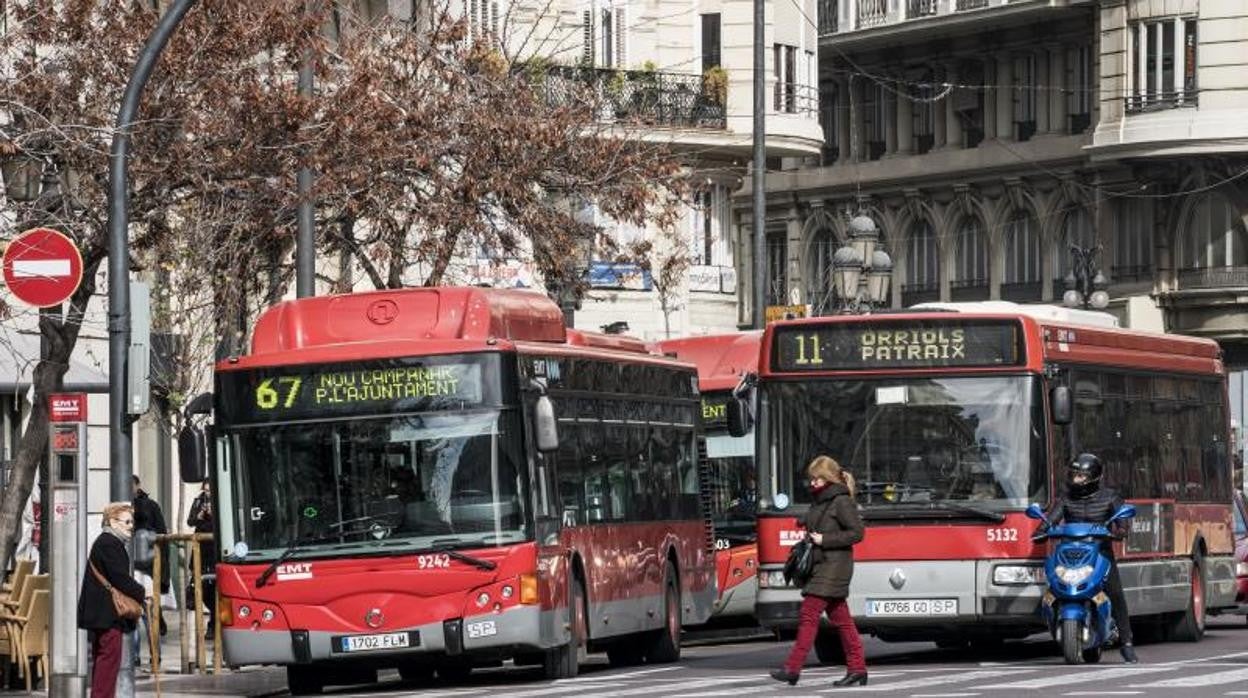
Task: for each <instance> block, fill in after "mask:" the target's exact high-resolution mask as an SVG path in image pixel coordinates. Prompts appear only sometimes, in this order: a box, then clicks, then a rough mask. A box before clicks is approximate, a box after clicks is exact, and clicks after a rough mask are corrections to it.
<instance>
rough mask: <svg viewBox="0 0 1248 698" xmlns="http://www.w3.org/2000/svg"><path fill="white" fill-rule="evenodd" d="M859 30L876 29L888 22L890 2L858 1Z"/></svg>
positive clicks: (881, 0)
mask: <svg viewBox="0 0 1248 698" xmlns="http://www.w3.org/2000/svg"><path fill="white" fill-rule="evenodd" d="M857 2H858V28H859V29H866V28H867V27H876V26H879V25H881V24H884V23H885V22H887V21H888V0H857Z"/></svg>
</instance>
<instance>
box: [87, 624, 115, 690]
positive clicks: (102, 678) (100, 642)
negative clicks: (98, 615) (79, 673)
mask: <svg viewBox="0 0 1248 698" xmlns="http://www.w3.org/2000/svg"><path fill="white" fill-rule="evenodd" d="M91 656H92V657H94V658H95V660H94V663H93V665H92V667H91V698H114V696H116V695H117V671H118V670H119V669H121V630H119V629H117V628H109V629H108V630H105V631H103V632H100V631H98V630H97V631H94V632H92V633H91Z"/></svg>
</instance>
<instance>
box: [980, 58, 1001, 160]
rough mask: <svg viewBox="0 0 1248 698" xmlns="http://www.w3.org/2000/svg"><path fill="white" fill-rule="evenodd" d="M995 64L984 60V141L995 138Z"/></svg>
mask: <svg viewBox="0 0 1248 698" xmlns="http://www.w3.org/2000/svg"><path fill="white" fill-rule="evenodd" d="M997 84H998V83H997V62H996V61H994V60H993V59H991V58H987V59H985V60H984V85H985V87H984V140H989V139H992V138H996V137H997V92H999V91H1000V88H999V87H997Z"/></svg>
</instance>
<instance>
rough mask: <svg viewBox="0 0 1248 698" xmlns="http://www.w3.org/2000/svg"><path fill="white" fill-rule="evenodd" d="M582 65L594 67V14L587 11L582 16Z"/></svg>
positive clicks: (591, 11)
mask: <svg viewBox="0 0 1248 698" xmlns="http://www.w3.org/2000/svg"><path fill="white" fill-rule="evenodd" d="M581 63H583V64H584V65H587V66H593V65H594V12H593V10H585V12H584V13H582V14H581Z"/></svg>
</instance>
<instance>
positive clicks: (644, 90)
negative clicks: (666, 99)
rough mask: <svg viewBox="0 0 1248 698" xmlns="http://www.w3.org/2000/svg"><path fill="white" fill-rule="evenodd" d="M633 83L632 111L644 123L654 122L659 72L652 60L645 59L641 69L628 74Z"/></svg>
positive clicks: (657, 99)
mask: <svg viewBox="0 0 1248 698" xmlns="http://www.w3.org/2000/svg"><path fill="white" fill-rule="evenodd" d="M629 80H630V81H631V82H632V83H633V96H632V102H633V104H632V107H633V108H632V111H633V114H634V115H636V116H637V117H639V118H640V119H641V120H643V121H645V122H646V123H654V122H655V121H656V120H657V118H658V111H659V102H660V99H659V74H658V67H657V66H656V65H655V63H654V61H646V62H645V63H643V64H642V66H641V70H635V71H633V72H632V73H631V74H630V75H629Z"/></svg>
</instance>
